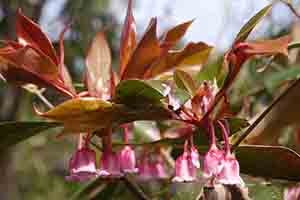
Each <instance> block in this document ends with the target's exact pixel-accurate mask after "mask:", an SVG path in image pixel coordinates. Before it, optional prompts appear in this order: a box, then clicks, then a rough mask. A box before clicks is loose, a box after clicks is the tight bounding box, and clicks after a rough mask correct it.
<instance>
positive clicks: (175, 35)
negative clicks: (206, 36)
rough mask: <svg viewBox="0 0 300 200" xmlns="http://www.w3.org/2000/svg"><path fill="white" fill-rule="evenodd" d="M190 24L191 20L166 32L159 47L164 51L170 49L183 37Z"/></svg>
mask: <svg viewBox="0 0 300 200" xmlns="http://www.w3.org/2000/svg"><path fill="white" fill-rule="evenodd" d="M192 23H193V20H191V21H187V22H185V23H182V24H179V25H177V26H175V27H174V28H172V29H170V30H169V31H167V33H166V34H165V36H164V39H163V41H162V44H161V47H162V48H166V49H170V48H172V47H173V46H174V45H175V44H176V43H177V42H179V40H180V39H181V38H182V37H183V36H184V34H185V33H186V31H187V29H188V28H189V27H190V25H191V24H192Z"/></svg>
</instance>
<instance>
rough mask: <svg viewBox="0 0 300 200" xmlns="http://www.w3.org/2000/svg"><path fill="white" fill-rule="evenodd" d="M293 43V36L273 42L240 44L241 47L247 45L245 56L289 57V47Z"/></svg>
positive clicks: (244, 49)
mask: <svg viewBox="0 0 300 200" xmlns="http://www.w3.org/2000/svg"><path fill="white" fill-rule="evenodd" d="M291 41H292V37H291V35H286V36H282V37H280V38H277V39H273V40H258V41H252V42H251V41H250V42H245V43H240V45H241V46H243V45H245V47H244V48H243V47H241V48H243V51H244V53H245V54H248V55H249V56H251V55H258V54H259V55H260V54H263V55H273V54H277V53H280V54H283V55H286V56H287V55H288V45H289V43H290V42H291Z"/></svg>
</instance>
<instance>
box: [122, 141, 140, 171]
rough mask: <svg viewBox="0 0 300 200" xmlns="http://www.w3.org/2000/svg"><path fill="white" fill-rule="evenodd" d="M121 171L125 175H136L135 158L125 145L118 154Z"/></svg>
mask: <svg viewBox="0 0 300 200" xmlns="http://www.w3.org/2000/svg"><path fill="white" fill-rule="evenodd" d="M119 158H120V164H121V170H122V172H125V173H137V172H138V168H136V158H135V152H134V150H133V149H132V148H131V147H130V146H129V145H126V146H125V147H124V148H123V149H122V150H121V152H120V153H119Z"/></svg>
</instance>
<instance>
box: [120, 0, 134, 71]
mask: <svg viewBox="0 0 300 200" xmlns="http://www.w3.org/2000/svg"><path fill="white" fill-rule="evenodd" d="M136 34H137V33H136V24H135V20H134V16H133V14H132V0H129V2H128V9H127V15H126V19H125V22H124V26H123V30H122V35H121V44H120V74H121V76H122V74H123V72H124V70H125V68H126V65H127V63H128V61H129V59H130V56H131V55H132V52H133V51H134V49H135V47H136Z"/></svg>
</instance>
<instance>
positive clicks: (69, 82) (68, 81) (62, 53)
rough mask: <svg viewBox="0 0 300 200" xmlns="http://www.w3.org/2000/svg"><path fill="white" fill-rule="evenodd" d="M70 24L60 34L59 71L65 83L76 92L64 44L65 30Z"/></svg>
mask: <svg viewBox="0 0 300 200" xmlns="http://www.w3.org/2000/svg"><path fill="white" fill-rule="evenodd" d="M68 28H69V26H66V27H65V28H64V30H63V31H62V32H61V33H60V36H59V58H60V59H59V73H60V76H61V78H62V80H63V83H64V85H65V86H66V87H68V88H69V90H70V91H71V92H72V93H74V94H76V90H75V88H74V86H73V83H72V78H71V75H70V73H69V70H68V68H67V67H66V65H65V46H64V36H65V32H66V31H67V30H68Z"/></svg>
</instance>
